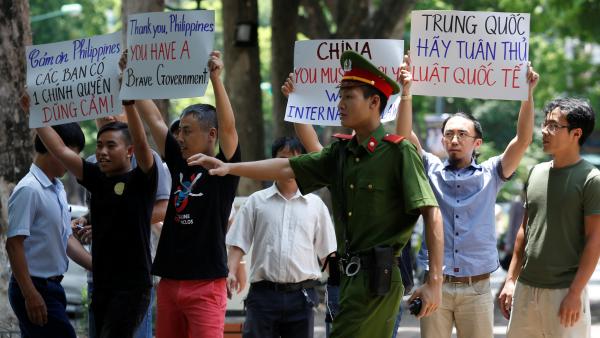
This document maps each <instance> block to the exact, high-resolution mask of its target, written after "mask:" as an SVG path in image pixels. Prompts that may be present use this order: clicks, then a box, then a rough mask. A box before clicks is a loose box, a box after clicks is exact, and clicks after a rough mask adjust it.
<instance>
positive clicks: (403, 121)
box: [396, 55, 423, 154]
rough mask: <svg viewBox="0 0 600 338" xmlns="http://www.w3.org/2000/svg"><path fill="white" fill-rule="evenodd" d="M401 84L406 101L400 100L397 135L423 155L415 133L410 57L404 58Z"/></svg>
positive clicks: (401, 69)
mask: <svg viewBox="0 0 600 338" xmlns="http://www.w3.org/2000/svg"><path fill="white" fill-rule="evenodd" d="M400 84H401V85H402V96H404V97H405V99H400V105H399V107H398V115H397V116H396V134H397V135H399V136H403V137H404V138H406V139H407V140H409V141H410V142H411V143H412V144H414V145H415V147H417V152H418V153H419V154H421V153H422V150H423V149H422V148H421V143H420V142H419V138H418V137H417V135H416V134H415V133H414V132H413V111H412V96H411V93H410V87H411V85H412V73H411V72H410V57H409V56H408V55H405V56H404V63H403V64H402V67H400Z"/></svg>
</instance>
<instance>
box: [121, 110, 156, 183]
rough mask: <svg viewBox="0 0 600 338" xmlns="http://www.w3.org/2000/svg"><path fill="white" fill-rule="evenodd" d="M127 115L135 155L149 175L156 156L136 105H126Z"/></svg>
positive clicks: (139, 164) (140, 165)
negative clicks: (153, 154)
mask: <svg viewBox="0 0 600 338" xmlns="http://www.w3.org/2000/svg"><path fill="white" fill-rule="evenodd" d="M123 107H124V108H125V113H126V114H127V123H128V126H129V133H130V134H131V143H132V145H133V153H134V154H135V159H136V160H137V164H138V166H139V167H140V169H141V170H142V171H143V172H144V173H147V172H149V171H150V169H151V168H152V166H154V156H152V150H151V149H150V145H149V144H148V140H147V139H146V131H145V130H144V125H143V124H142V120H141V119H140V115H139V114H138V112H137V110H136V108H135V106H134V105H125V106H123Z"/></svg>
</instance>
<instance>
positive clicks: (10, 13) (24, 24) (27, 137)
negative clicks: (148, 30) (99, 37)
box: [0, 0, 33, 327]
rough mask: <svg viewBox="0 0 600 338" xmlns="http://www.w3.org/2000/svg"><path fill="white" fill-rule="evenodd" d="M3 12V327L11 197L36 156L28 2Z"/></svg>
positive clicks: (6, 4)
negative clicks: (26, 92) (28, 94)
mask: <svg viewBox="0 0 600 338" xmlns="http://www.w3.org/2000/svg"><path fill="white" fill-rule="evenodd" d="M1 6H2V10H1V11H0V102H2V104H1V105H0V125H1V126H3V129H2V132H0V215H1V217H0V327H16V326H15V325H16V318H15V317H14V315H13V311H12V310H11V309H10V307H9V305H8V299H7V297H6V296H7V288H8V280H9V278H10V272H9V270H8V257H7V256H6V250H4V247H5V244H6V233H5V232H6V229H7V226H8V197H9V196H10V194H11V192H12V190H13V188H14V187H15V184H16V183H17V182H18V181H19V180H20V179H21V178H23V176H25V174H26V173H27V172H28V170H29V166H30V165H31V161H32V159H33V142H32V141H33V138H32V136H33V133H32V131H31V130H30V129H29V121H28V119H29V116H27V115H26V114H25V112H23V110H22V109H21V108H20V106H19V98H20V97H21V94H22V93H23V88H24V87H25V83H26V79H25V73H26V64H25V46H26V45H30V44H31V29H30V26H29V3H28V2H27V1H6V0H3V1H2V2H1Z"/></svg>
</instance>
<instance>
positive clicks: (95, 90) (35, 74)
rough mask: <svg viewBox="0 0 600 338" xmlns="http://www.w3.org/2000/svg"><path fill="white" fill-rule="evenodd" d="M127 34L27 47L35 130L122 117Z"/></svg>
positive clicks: (28, 85) (28, 87)
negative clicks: (122, 65)
mask: <svg viewBox="0 0 600 338" xmlns="http://www.w3.org/2000/svg"><path fill="white" fill-rule="evenodd" d="M121 51H122V47H121V32H116V33H113V34H108V35H99V36H93V37H90V38H84V39H78V40H71V41H63V42H57V43H49V44H44V45H35V46H27V48H26V51H25V53H26V59H27V60H26V61H27V93H28V94H29V97H30V100H31V106H30V108H29V127H30V128H38V127H42V126H51V125H56V124H64V123H68V122H75V121H83V120H90V119H95V118H99V117H104V116H109V115H117V114H120V113H121V101H120V100H119V65H118V64H119V57H120V56H121Z"/></svg>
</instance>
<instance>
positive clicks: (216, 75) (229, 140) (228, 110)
mask: <svg viewBox="0 0 600 338" xmlns="http://www.w3.org/2000/svg"><path fill="white" fill-rule="evenodd" d="M208 67H209V68H210V82H211V83H212V86H213V90H214V92H215V103H216V108H217V121H218V125H219V131H218V137H219V147H220V148H221V152H222V153H223V155H225V158H226V159H228V160H229V159H231V157H232V156H233V154H234V153H235V150H236V149H237V146H238V133H237V129H236V128H235V116H234V114H233V108H232V107H231V102H230V101H229V96H228V95H227V91H226V90H225V86H224V85H223V81H221V77H220V76H221V72H222V71H223V61H222V60H221V53H220V52H218V51H214V52H212V53H211V54H210V60H209V62H208Z"/></svg>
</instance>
